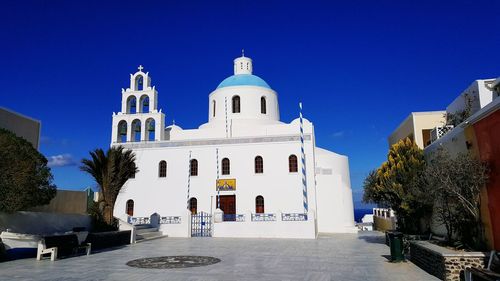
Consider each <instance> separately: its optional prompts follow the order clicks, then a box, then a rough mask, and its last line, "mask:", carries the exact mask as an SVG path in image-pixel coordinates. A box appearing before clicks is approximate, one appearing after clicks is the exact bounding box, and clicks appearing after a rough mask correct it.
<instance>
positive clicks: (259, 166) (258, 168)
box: [255, 156, 264, 174]
mask: <svg viewBox="0 0 500 281" xmlns="http://www.w3.org/2000/svg"><path fill="white" fill-rule="evenodd" d="M255 173H256V174H262V173H264V160H263V159H262V157H261V156H257V157H255Z"/></svg>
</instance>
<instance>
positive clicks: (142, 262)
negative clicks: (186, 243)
mask: <svg viewBox="0 0 500 281" xmlns="http://www.w3.org/2000/svg"><path fill="white" fill-rule="evenodd" d="M218 262H220V259H218V258H213V257H204V256H166V257H153V258H142V259H137V260H132V261H129V262H127V265H128V266H132V267H139V268H157V269H165V268H186V267H197V266H206V265H211V264H215V263H218Z"/></svg>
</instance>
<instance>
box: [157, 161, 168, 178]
mask: <svg viewBox="0 0 500 281" xmlns="http://www.w3.org/2000/svg"><path fill="white" fill-rule="evenodd" d="M158 177H160V178H166V177H167V161H165V160H162V161H160V163H159V164H158Z"/></svg>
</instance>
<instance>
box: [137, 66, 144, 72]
mask: <svg viewBox="0 0 500 281" xmlns="http://www.w3.org/2000/svg"><path fill="white" fill-rule="evenodd" d="M137 69H139V71H140V72H142V70H143V69H144V67H143V66H142V64H140V65H139V67H138V68H137Z"/></svg>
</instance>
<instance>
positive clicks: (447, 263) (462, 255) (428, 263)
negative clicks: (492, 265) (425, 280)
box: [410, 241, 488, 281]
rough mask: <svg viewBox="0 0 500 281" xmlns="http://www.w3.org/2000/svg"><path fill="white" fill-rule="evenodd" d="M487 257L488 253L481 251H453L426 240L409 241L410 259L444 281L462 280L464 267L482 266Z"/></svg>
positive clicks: (485, 262)
mask: <svg viewBox="0 0 500 281" xmlns="http://www.w3.org/2000/svg"><path fill="white" fill-rule="evenodd" d="M487 259H488V255H487V254H485V253H482V252H462V251H454V250H451V249H447V248H444V247H440V246H437V245H435V244H432V243H429V242H427V241H412V242H410V260H411V261H412V262H413V263H414V264H416V265H417V266H418V267H420V268H422V269H423V270H425V271H427V272H428V273H430V274H432V275H434V276H436V277H438V278H440V279H441V280H445V281H459V280H464V277H463V272H464V270H465V268H468V267H480V268H484V267H485V265H486V264H487Z"/></svg>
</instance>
